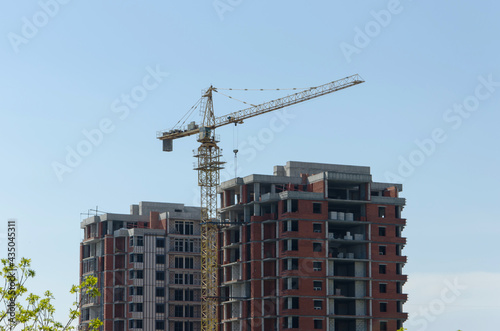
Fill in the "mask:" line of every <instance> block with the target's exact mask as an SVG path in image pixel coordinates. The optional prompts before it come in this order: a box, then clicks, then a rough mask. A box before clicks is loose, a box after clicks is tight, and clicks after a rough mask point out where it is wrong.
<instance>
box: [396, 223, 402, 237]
mask: <svg viewBox="0 0 500 331" xmlns="http://www.w3.org/2000/svg"><path fill="white" fill-rule="evenodd" d="M395 234H396V237H398V238H400V237H401V227H399V226H396V228H395Z"/></svg>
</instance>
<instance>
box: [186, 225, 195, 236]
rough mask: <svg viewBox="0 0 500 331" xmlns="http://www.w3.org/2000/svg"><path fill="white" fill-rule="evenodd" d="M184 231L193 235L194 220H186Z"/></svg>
mask: <svg viewBox="0 0 500 331" xmlns="http://www.w3.org/2000/svg"><path fill="white" fill-rule="evenodd" d="M184 232H185V234H187V235H192V234H193V233H194V232H193V222H184Z"/></svg>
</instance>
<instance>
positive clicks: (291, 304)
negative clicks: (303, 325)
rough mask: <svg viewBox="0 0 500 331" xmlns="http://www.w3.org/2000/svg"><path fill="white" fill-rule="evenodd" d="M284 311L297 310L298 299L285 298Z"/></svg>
mask: <svg viewBox="0 0 500 331" xmlns="http://www.w3.org/2000/svg"><path fill="white" fill-rule="evenodd" d="M284 309H299V297H288V298H285V306H284Z"/></svg>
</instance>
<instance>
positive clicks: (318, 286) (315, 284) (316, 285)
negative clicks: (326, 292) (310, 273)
mask: <svg viewBox="0 0 500 331" xmlns="http://www.w3.org/2000/svg"><path fill="white" fill-rule="evenodd" d="M313 289H314V290H315V291H321V290H322V289H323V282H322V281H320V280H315V281H313Z"/></svg>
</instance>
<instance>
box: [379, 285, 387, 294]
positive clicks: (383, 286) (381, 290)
mask: <svg viewBox="0 0 500 331" xmlns="http://www.w3.org/2000/svg"><path fill="white" fill-rule="evenodd" d="M378 291H379V292H380V293H387V284H378Z"/></svg>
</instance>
